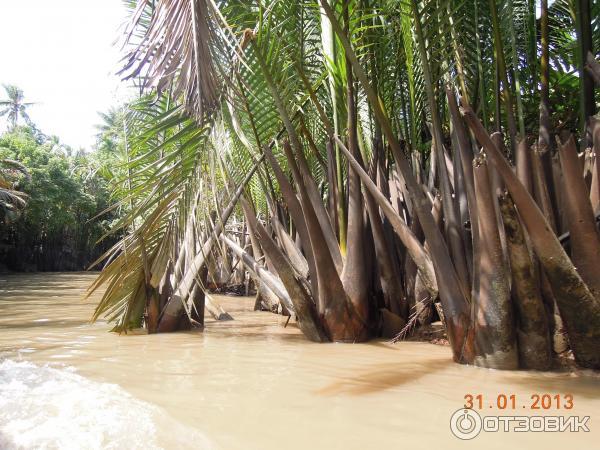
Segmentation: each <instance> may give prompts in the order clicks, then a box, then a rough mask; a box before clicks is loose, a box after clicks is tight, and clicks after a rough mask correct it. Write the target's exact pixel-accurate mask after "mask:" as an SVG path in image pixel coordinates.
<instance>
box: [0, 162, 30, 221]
mask: <svg viewBox="0 0 600 450" xmlns="http://www.w3.org/2000/svg"><path fill="white" fill-rule="evenodd" d="M19 174H21V175H24V176H25V177H26V178H29V172H28V171H27V169H26V168H25V166H23V164H21V163H20V162H18V161H14V160H12V159H0V218H1V219H2V220H3V221H4V222H10V221H12V220H14V218H15V217H16V216H17V214H18V212H19V210H20V209H22V208H23V207H25V205H26V201H27V194H25V193H23V192H21V191H18V190H16V189H15V186H14V184H15V180H16V178H17V177H18V175H19Z"/></svg>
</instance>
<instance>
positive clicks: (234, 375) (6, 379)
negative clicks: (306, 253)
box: [0, 273, 600, 450]
mask: <svg viewBox="0 0 600 450" xmlns="http://www.w3.org/2000/svg"><path fill="white" fill-rule="evenodd" d="M93 278H94V275H93V274H88V273H75V274H73V273H71V274H25V275H22V274H19V275H2V274H0V448H8V449H12V448H25V449H29V448H61V449H62V448H69V449H70V448H73V449H80V448H82V449H87V448H98V449H101V448H115V449H116V448H119V449H134V448H135V449H137V448H139V449H147V448H168V449H171V448H198V449H202V448H215V449H375V448H382V449H383V448H386V449H387V448H408V449H411V450H412V449H433V448H444V449H475V448H477V449H479V448H486V449H503V450H506V449H507V448H508V449H520V448H523V449H525V448H527V449H538V448H539V449H545V450H550V449H559V448H560V449H565V448H572V449H574V450H575V449H593V448H600V376H599V375H598V374H597V373H593V372H590V371H580V372H576V373H567V372H563V373H535V372H523V371H521V372H500V371H493V370H487V369H478V368H473V367H464V366H459V365H457V364H454V363H453V362H452V361H451V358H450V351H449V349H448V348H446V347H441V346H435V345H431V344H427V343H417V342H403V343H398V344H394V345H391V344H388V343H385V342H377V341H374V342H371V343H368V344H356V345H350V344H313V343H310V342H307V341H306V340H305V339H304V338H303V337H302V335H301V334H300V332H299V331H298V329H297V328H296V327H295V326H293V325H290V326H288V327H287V328H283V325H284V323H285V318H282V317H279V316H276V315H273V314H269V313H264V312H254V311H252V306H253V299H249V298H240V297H224V296H216V297H215V300H216V301H217V302H219V303H220V304H221V305H222V306H223V307H224V308H225V309H226V310H227V311H228V312H229V313H230V314H231V315H232V316H233V317H234V320H233V321H229V322H215V321H212V320H208V319H207V324H206V329H205V331H204V332H187V333H175V334H163V335H151V336H149V335H143V334H139V333H135V334H129V335H121V336H119V335H117V334H114V333H109V332H108V330H109V329H110V326H109V325H108V324H107V323H106V322H104V321H99V322H97V323H95V324H90V323H89V322H88V320H89V318H90V316H91V312H92V310H93V307H94V305H95V303H96V302H97V301H98V298H99V296H98V295H95V296H94V297H92V298H91V299H89V300H85V301H84V300H83V294H84V292H85V289H86V288H87V286H89V284H90V283H91V281H92V280H93ZM468 394H470V395H473V396H474V402H475V407H476V409H477V408H478V407H479V406H481V409H480V410H479V413H478V414H479V417H481V418H483V419H482V420H483V423H484V425H483V427H484V430H482V431H481V432H480V433H479V435H478V436H477V437H475V438H474V439H472V440H461V439H458V438H457V437H455V436H454V435H453V434H452V432H451V429H450V418H451V416H452V414H453V413H454V412H455V411H457V410H458V409H460V408H461V407H463V405H464V403H465V395H468ZM477 395H481V396H482V397H481V405H479V404H478V403H479V399H478V398H477V397H476V396H477ZM536 395H537V396H539V398H540V400H539V402H538V403H539V404H538V405H537V406H540V409H532V406H534V405H533V403H534V402H535V396H536ZM544 395H548V396H550V398H551V407H550V408H548V409H544V408H543V407H542V399H545V400H547V398H544V397H543V396H544ZM503 396H506V402H505V401H504V400H505V397H503ZM511 396H514V397H513V398H514V400H513V398H511ZM532 396H533V399H532ZM556 396H558V397H556ZM569 396H572V408H570V409H565V407H567V406H569V398H570V397H569ZM556 402H560V403H561V404H560V408H557V405H556ZM504 404H506V406H505V407H504V409H500V407H501V406H502V405H504ZM545 405H546V406H547V402H546V404H545ZM491 416H510V417H511V419H510V420H513V419H512V417H513V416H522V417H524V419H521V420H522V422H521V426H523V424H524V423H525V422H523V421H526V422H527V424H528V425H529V426H531V427H534V428H535V427H536V426H539V424H540V423H542V422H543V424H544V426H548V423H550V422H548V419H544V417H548V416H555V417H563V418H564V417H569V416H576V417H577V418H578V420H582V421H583V420H586V422H585V424H586V426H587V428H588V429H589V432H586V431H582V430H580V431H578V432H572V431H564V432H531V431H530V432H517V431H515V430H514V428H510V431H503V428H502V427H503V425H502V424H504V423H508V422H507V420H509V419H502V420H500V419H493V417H492V418H491V419H490V417H491ZM532 416H533V417H539V418H540V419H535V420H534V421H531V419H527V417H532ZM586 416H587V417H589V419H584V418H585V417H586ZM474 420H475V422H473V421H471V419H469V421H467V422H461V424H462V425H464V426H463V427H462V428H461V430H463V431H465V433H466V432H467V431H469V430H471V429H472V424H473V423H475V426H476V425H477V419H474ZM494 420H496V422H494ZM514 420H516V419H514ZM557 420H558V419H557ZM561 420H563V419H561ZM564 420H566V419H564ZM572 420H575V419H572ZM494 423H499V424H500V428H499V431H496V432H494V431H492V430H493V424H494ZM567 423H568V422H567ZM573 423H574V422H571V424H573ZM515 424H516V422H511V425H510V427H513V425H515ZM462 425H461V426H462ZM469 427H471V428H470V429H469ZM459 431H460V430H459Z"/></svg>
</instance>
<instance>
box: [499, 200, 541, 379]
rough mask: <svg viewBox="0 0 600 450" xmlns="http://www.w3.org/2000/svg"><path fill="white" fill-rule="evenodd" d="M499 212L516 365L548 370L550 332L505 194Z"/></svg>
mask: <svg viewBox="0 0 600 450" xmlns="http://www.w3.org/2000/svg"><path fill="white" fill-rule="evenodd" d="M500 209H501V211H502V218H503V220H504V229H505V231H506V240H507V243H508V254H509V256H510V269H511V274H512V283H513V299H514V305H515V310H516V312H517V341H518V344H519V361H520V364H521V367H522V368H524V369H534V370H548V369H549V368H550V365H551V364H552V343H551V341H550V330H549V327H548V320H547V318H546V310H545V307H544V302H543V300H542V296H541V292H540V289H539V286H538V280H537V277H536V276H535V270H534V266H533V261H532V260H531V255H530V253H529V248H528V247H527V242H526V240H525V233H524V231H523V228H522V227H521V223H520V220H519V216H518V215H517V211H516V209H515V206H514V204H513V202H512V199H511V198H510V196H508V195H507V194H504V195H502V196H501V197H500Z"/></svg>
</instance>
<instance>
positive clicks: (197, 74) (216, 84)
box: [119, 0, 237, 122]
mask: <svg viewBox="0 0 600 450" xmlns="http://www.w3.org/2000/svg"><path fill="white" fill-rule="evenodd" d="M152 5H154V7H153V8H154V9H153V10H152V15H151V20H150V23H149V25H148V27H147V30H146V31H145V35H144V37H143V38H142V39H141V40H140V41H139V42H136V43H135V44H134V43H133V42H132V41H133V39H132V36H134V31H136V30H137V29H138V28H142V27H144V24H143V23H142V18H143V17H144V15H143V14H142V13H143V12H144V10H146V9H147V8H152ZM128 44H133V48H132V49H131V50H130V51H129V52H128V53H127V54H126V56H125V58H124V62H125V64H124V66H123V68H122V69H121V70H120V72H119V74H121V75H123V76H124V78H125V79H131V78H136V79H139V80H140V82H141V87H142V88H143V89H149V88H150V89H151V88H154V89H156V91H157V92H158V94H160V92H161V91H163V90H164V89H166V88H167V87H168V86H172V94H173V96H174V97H175V98H182V99H183V101H184V103H185V106H186V109H187V111H188V112H189V113H190V114H191V115H192V116H194V117H195V118H196V119H197V120H198V121H200V122H203V121H204V119H205V118H206V117H207V115H209V114H210V113H211V112H212V111H214V110H215V108H217V106H218V103H219V99H220V97H221V94H222V92H223V86H222V85H223V81H224V78H225V75H226V73H227V72H228V68H229V67H230V64H231V60H232V58H231V57H229V56H228V55H230V54H232V53H234V52H235V51H236V45H237V44H236V43H235V41H234V40H233V37H232V36H231V35H230V33H229V30H228V28H227V25H226V24H225V23H224V21H223V17H222V16H221V15H220V13H219V11H218V8H216V7H215V5H214V3H213V2H212V1H211V0H162V1H159V2H156V3H155V2H154V1H152V0H139V1H138V4H137V8H136V11H135V13H134V14H133V17H132V21H131V23H130V25H129V28H128V29H127V32H126V38H125V45H128Z"/></svg>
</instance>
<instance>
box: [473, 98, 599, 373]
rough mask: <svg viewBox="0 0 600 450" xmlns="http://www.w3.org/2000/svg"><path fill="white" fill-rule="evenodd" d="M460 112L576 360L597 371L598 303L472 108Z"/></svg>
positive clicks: (583, 365)
mask: <svg viewBox="0 0 600 450" xmlns="http://www.w3.org/2000/svg"><path fill="white" fill-rule="evenodd" d="M463 109H464V114H465V118H466V120H467V122H468V124H469V126H470V127H471V129H472V130H473V133H474V134H475V136H476V138H477V140H478V141H479V142H480V143H481V144H482V145H483V147H484V149H485V151H486V154H487V155H488V158H489V159H490V160H491V161H492V163H493V164H494V165H495V166H496V169H497V170H498V172H499V173H500V175H501V176H502V178H503V179H504V182H505V184H506V187H507V189H508V191H509V192H510V195H511V197H512V198H513V201H514V202H515V204H516V205H517V208H519V214H520V216H521V219H522V220H523V224H524V225H525V228H526V229H527V232H528V233H529V237H530V238H531V243H532V245H533V248H534V250H535V252H536V253H537V255H538V257H539V258H540V262H541V264H542V266H543V268H544V270H545V271H546V274H547V275H548V281H549V282H550V284H551V286H552V290H553V292H554V295H555V297H556V301H557V303H558V307H559V310H560V314H561V316H562V318H563V320H564V323H565V326H566V329H567V332H568V334H569V340H570V342H571V347H572V349H573V354H574V356H575V361H576V362H577V363H578V364H579V365H581V366H582V367H589V368H600V301H598V300H597V299H596V298H594V296H593V295H592V293H591V291H590V289H589V288H588V286H587V285H586V284H585V282H584V281H583V280H582V279H581V277H580V275H579V273H578V272H577V270H576V269H575V267H574V266H573V264H572V262H571V261H570V260H569V257H568V256H567V254H566V253H565V251H564V249H563V248H562V246H561V244H560V242H559V241H558V239H557V237H556V235H555V234H554V233H553V232H552V230H551V228H550V226H549V224H548V222H547V221H546V219H545V217H544V215H543V214H542V212H541V211H540V209H539V208H538V207H537V205H536V204H535V202H534V201H533V199H532V198H531V196H530V195H529V193H528V192H527V189H526V188H525V186H523V185H522V184H521V183H520V182H519V179H518V178H517V176H516V175H515V174H514V172H513V171H512V168H511V167H510V165H509V164H508V162H507V161H506V159H505V158H504V157H503V156H502V154H501V153H500V151H499V150H498V149H497V148H496V146H495V145H494V143H493V142H492V140H491V139H490V137H489V135H488V134H487V132H486V131H485V129H484V128H483V126H482V125H481V123H480V122H479V120H478V119H477V117H476V116H475V114H474V113H473V111H472V110H471V108H470V107H469V106H468V105H465V106H464V108H463Z"/></svg>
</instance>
